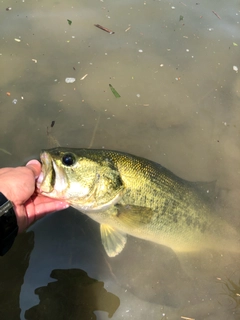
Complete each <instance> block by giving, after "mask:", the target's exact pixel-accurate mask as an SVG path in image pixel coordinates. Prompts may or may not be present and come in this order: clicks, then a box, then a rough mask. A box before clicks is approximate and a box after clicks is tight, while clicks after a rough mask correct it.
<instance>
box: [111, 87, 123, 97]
mask: <svg viewBox="0 0 240 320" xmlns="http://www.w3.org/2000/svg"><path fill="white" fill-rule="evenodd" d="M109 87H110V89H111V91H112V93H113V94H114V96H115V97H116V98H120V97H121V96H120V94H119V93H118V92H117V91H116V90H115V89H114V88H113V86H112V85H111V84H109Z"/></svg>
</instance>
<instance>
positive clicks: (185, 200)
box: [37, 147, 239, 257]
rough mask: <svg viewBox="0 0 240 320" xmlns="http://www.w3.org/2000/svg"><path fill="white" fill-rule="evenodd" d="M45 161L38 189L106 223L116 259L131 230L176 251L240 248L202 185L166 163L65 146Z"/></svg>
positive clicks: (103, 228)
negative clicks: (186, 177) (176, 173)
mask: <svg viewBox="0 0 240 320" xmlns="http://www.w3.org/2000/svg"><path fill="white" fill-rule="evenodd" d="M41 162H42V172H41V174H40V176H39V179H38V183H37V187H38V191H39V192H40V193H42V194H44V195H45V196H48V197H51V198H55V199H62V200H64V201H66V202H68V203H69V204H70V205H71V206H72V207H74V208H76V209H78V210H79V211H81V212H82V213H85V214H86V215H88V216H89V217H90V218H92V219H93V220H95V221H97V222H98V223H100V232H101V238H102V243H103V246H104V248H105V250H106V252H107V254H108V255H109V256H110V257H114V256H116V255H118V254H119V253H120V252H121V251H122V250H123V248H124V246H125V244H126V242H127V234H130V235H132V236H134V237H138V238H141V239H145V240H149V241H153V242H155V243H159V244H163V245H166V246H169V247H171V248H172V249H173V250H175V251H196V250H200V249H204V248H214V249H223V248H225V249H226V250H234V251H235V250H236V248H238V247H239V235H238V234H237V233H236V231H235V230H234V229H233V228H232V227H231V226H230V225H228V224H227V223H226V222H225V221H223V220H222V219H221V218H220V217H218V215H217V214H214V212H213V211H214V210H213V207H212V205H211V201H210V199H209V198H208V197H207V196H205V195H204V193H203V192H201V191H199V188H198V187H197V185H196V183H192V182H189V181H186V180H183V179H181V178H179V177H177V176H176V175H175V174H173V173H172V172H171V171H169V170H168V169H166V168H164V167H163V166H161V165H160V164H157V163H155V162H152V161H150V160H147V159H143V158H140V157H137V156H133V155H131V154H127V153H123V152H118V151H111V150H91V149H74V148H64V147H59V148H54V149H50V150H44V151H43V152H42V153H41ZM234 237H235V238H234ZM233 238H234V239H235V240H234V241H233ZM233 247H234V249H233Z"/></svg>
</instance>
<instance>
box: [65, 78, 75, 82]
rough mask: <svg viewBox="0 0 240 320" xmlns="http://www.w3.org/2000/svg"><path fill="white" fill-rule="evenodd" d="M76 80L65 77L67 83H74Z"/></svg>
mask: <svg viewBox="0 0 240 320" xmlns="http://www.w3.org/2000/svg"><path fill="white" fill-rule="evenodd" d="M75 81H76V79H75V78H66V79H65V82H66V83H73V82H75Z"/></svg>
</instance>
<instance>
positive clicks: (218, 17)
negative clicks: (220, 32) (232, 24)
mask: <svg viewBox="0 0 240 320" xmlns="http://www.w3.org/2000/svg"><path fill="white" fill-rule="evenodd" d="M212 13H213V14H215V16H216V17H217V18H218V19H220V20H221V19H222V18H221V17H220V16H219V15H218V14H217V12H215V11H213V10H212Z"/></svg>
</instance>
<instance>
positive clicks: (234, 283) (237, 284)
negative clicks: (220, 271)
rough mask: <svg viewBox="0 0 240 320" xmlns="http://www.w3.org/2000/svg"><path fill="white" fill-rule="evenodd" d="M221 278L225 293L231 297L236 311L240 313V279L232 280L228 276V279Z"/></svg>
mask: <svg viewBox="0 0 240 320" xmlns="http://www.w3.org/2000/svg"><path fill="white" fill-rule="evenodd" d="M219 280H220V282H221V283H222V284H223V290H224V295H226V296H228V297H229V298H230V300H231V302H233V309H234V311H235V312H236V313H238V314H240V279H238V280H232V279H230V278H229V277H227V278H226V280H222V279H219Z"/></svg>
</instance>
